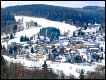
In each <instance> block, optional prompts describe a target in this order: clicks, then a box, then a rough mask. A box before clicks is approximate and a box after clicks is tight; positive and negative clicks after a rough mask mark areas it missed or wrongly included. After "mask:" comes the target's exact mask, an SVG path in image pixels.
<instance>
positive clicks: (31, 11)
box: [1, 4, 105, 28]
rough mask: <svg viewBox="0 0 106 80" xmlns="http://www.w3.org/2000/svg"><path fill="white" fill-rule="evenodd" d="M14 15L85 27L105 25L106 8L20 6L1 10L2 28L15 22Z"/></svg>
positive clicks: (42, 5)
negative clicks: (90, 24) (86, 25)
mask: <svg viewBox="0 0 106 80" xmlns="http://www.w3.org/2000/svg"><path fill="white" fill-rule="evenodd" d="M14 15H24V16H31V17H40V18H46V19H49V20H53V21H60V22H62V21H65V22H66V23H69V24H73V25H75V26H81V27H84V23H85V24H88V23H92V24H94V23H95V22H96V23H100V24H103V23H105V7H98V6H85V7H83V8H69V7H60V6H52V5H44V4H33V5H20V6H11V7H6V8H1V23H2V25H1V27H2V28H4V26H5V25H6V26H7V25H8V24H9V23H8V21H9V22H10V21H11V22H12V21H15V20H14Z"/></svg>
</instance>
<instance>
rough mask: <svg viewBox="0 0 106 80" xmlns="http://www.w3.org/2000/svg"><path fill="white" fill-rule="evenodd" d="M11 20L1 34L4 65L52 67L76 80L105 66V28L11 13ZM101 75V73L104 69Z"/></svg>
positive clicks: (97, 25)
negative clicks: (12, 15) (13, 20)
mask: <svg viewBox="0 0 106 80" xmlns="http://www.w3.org/2000/svg"><path fill="white" fill-rule="evenodd" d="M15 20H16V26H15V27H14V28H11V29H10V33H8V34H5V33H3V34H2V35H1V55H2V56H3V58H4V60H5V61H6V63H7V64H8V65H10V64H11V63H19V64H21V65H22V66H24V67H25V68H26V69H29V70H32V69H33V68H39V69H40V70H42V69H46V70H50V69H52V70H53V71H54V73H55V74H58V75H59V74H61V72H62V73H64V75H65V76H70V75H73V76H74V77H75V78H76V79H83V78H81V77H85V76H86V75H87V74H88V73H92V74H93V72H96V68H98V67H99V68H103V67H105V29H101V28H100V27H101V26H102V25H101V24H99V23H96V22H95V23H94V24H92V23H88V24H87V26H86V29H85V27H81V26H76V25H74V24H73V22H72V23H71V24H68V23H66V22H65V21H52V20H49V19H45V18H38V17H30V16H24V15H18V16H17V15H15ZM104 25H105V24H104ZM16 27H17V28H16ZM15 28H16V30H15V32H14V29H15ZM44 30H45V32H44ZM53 30H54V32H53ZM50 31H51V32H52V33H50ZM58 32H59V34H58ZM99 72H100V71H99ZM103 72H104V74H103ZM100 73H101V72H100ZM101 74H102V76H105V69H104V71H102V73H101ZM64 79H65V77H64ZM66 79H67V78H66ZM84 79H85V78H84ZM89 79H90V78H89ZM94 79H96V78H94ZM100 79H102V78H100Z"/></svg>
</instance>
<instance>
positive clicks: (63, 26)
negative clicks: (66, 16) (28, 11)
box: [15, 16, 77, 36]
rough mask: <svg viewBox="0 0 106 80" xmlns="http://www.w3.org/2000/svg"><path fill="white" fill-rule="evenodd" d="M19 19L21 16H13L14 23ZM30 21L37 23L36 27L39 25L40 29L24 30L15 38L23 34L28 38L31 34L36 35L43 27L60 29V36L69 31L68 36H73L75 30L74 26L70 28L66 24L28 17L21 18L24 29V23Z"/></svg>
mask: <svg viewBox="0 0 106 80" xmlns="http://www.w3.org/2000/svg"><path fill="white" fill-rule="evenodd" d="M21 18H22V16H15V19H16V21H17V20H18V19H21ZM31 20H33V21H35V22H37V23H38V25H40V26H42V27H35V28H31V29H27V30H24V31H22V32H19V33H17V35H16V36H20V35H25V34H26V35H28V36H30V35H32V34H36V33H37V32H39V30H40V29H41V28H43V27H55V28H58V29H60V31H61V33H62V34H63V33H64V32H67V31H68V30H69V31H70V33H69V35H70V36H71V35H72V34H73V31H75V30H77V28H76V27H75V26H72V25H70V24H66V23H62V22H58V21H51V20H47V19H44V18H36V17H28V16H23V25H24V27H26V21H27V22H29V21H31ZM21 33H22V34H21Z"/></svg>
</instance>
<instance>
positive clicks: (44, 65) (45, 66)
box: [42, 61, 47, 70]
mask: <svg viewBox="0 0 106 80" xmlns="http://www.w3.org/2000/svg"><path fill="white" fill-rule="evenodd" d="M42 67H43V68H44V70H47V64H46V61H44V64H43V65H42Z"/></svg>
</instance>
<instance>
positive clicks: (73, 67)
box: [3, 55, 105, 78]
mask: <svg viewBox="0 0 106 80" xmlns="http://www.w3.org/2000/svg"><path fill="white" fill-rule="evenodd" d="M3 57H4V59H5V60H6V61H8V62H14V63H21V64H23V65H24V66H27V67H34V66H36V67H39V68H42V64H43V63H44V60H45V58H40V59H39V61H37V62H36V61H34V60H28V59H26V58H25V57H19V56H18V58H17V59H14V58H10V57H9V56H6V55H3ZM45 57H46V56H45ZM46 62H47V64H48V67H49V68H52V69H53V70H54V72H55V73H58V72H59V71H63V73H65V75H67V76H69V75H70V74H72V75H74V76H76V77H77V78H78V77H79V72H80V70H81V69H84V71H85V74H86V73H87V71H94V69H95V67H96V66H97V65H99V64H97V63H94V64H91V66H90V65H89V64H88V63H85V64H84V63H79V64H71V63H60V62H53V63H52V61H46ZM101 64H102V63H101ZM101 64H100V65H101ZM102 65H103V64H102ZM104 66H105V65H104ZM58 74H59V73H58Z"/></svg>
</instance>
